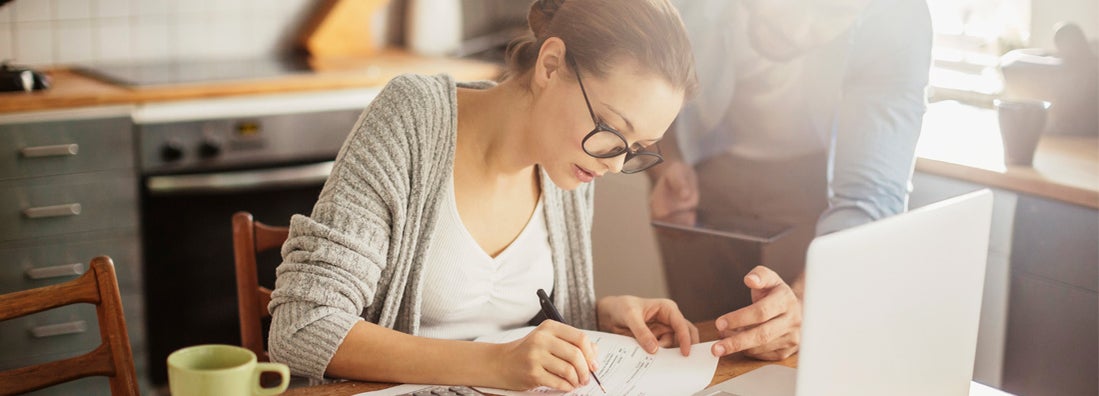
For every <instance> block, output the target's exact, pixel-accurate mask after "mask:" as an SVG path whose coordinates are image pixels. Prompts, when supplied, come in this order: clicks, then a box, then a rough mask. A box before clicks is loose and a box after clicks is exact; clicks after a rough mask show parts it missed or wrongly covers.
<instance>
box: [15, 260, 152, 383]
mask: <svg viewBox="0 0 1099 396" xmlns="http://www.w3.org/2000/svg"><path fill="white" fill-rule="evenodd" d="M77 303H90V304H95V310H96V314H97V316H98V318H99V335H100V337H101V338H102V340H103V343H102V344H100V345H99V346H98V347H96V348H95V350H93V351H91V352H88V353H86V354H83V355H80V356H76V357H72V358H68V359H64V360H57V361H53V362H48V363H42V364H37V365H34V366H28V367H20V368H17V369H12V370H8V371H3V372H0V395H10V394H20V393H24V392H30V391H34V390H37V389H42V388H45V387H48V386H52V385H57V384H60V383H64V382H68V381H72V380H76V379H80V378H84V377H91V376H100V375H102V376H107V377H109V378H110V384H111V394H112V395H116V396H118V395H138V394H139V393H138V388H137V375H136V374H135V373H134V357H133V353H132V352H131V350H130V337H129V335H127V333H126V318H125V316H123V313H122V299H121V298H120V297H119V295H118V280H117V278H115V272H114V263H112V262H111V259H110V257H107V256H99V257H96V258H94V259H92V263H91V265H90V266H89V268H88V271H87V272H85V273H84V275H82V276H81V277H80V278H77V279H74V280H72V281H69V282H65V283H62V284H57V285H51V286H45V287H40V288H37V289H31V290H24V291H18V292H14V293H9V294H4V295H0V321H3V320H8V319H12V318H17V317H21V316H26V315H30V314H33V313H36V312H42V311H45V310H49V309H53V308H57V307H61V306H65V305H70V304H77Z"/></svg>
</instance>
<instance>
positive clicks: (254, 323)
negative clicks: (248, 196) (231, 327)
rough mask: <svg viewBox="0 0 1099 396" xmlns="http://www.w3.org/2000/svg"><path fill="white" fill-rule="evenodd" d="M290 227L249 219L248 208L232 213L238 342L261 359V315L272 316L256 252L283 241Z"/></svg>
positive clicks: (263, 356)
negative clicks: (238, 316) (257, 266)
mask: <svg viewBox="0 0 1099 396" xmlns="http://www.w3.org/2000/svg"><path fill="white" fill-rule="evenodd" d="M289 234H290V229H289V227H275V226H269V225H267V224H263V223H261V222H258V221H255V220H253V219H252V214H251V213H248V212H237V213H234V214H233V257H234V259H235V260H236V270H237V308H238V309H239V311H240V343H241V346H243V347H245V348H248V349H250V350H252V352H254V353H255V354H256V357H257V358H258V359H259V360H260V361H264V362H266V361H269V360H270V359H269V358H268V356H267V350H266V348H264V347H263V319H264V318H268V317H270V316H271V312H270V311H268V310H267V304H268V303H270V302H271V289H268V288H266V287H263V286H260V284H259V275H258V274H257V273H256V254H257V253H260V252H263V251H266V250H269V249H275V248H278V247H281V246H282V243H283V242H286V238H287V236H288V235H289Z"/></svg>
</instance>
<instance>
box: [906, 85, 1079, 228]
mask: <svg viewBox="0 0 1099 396" xmlns="http://www.w3.org/2000/svg"><path fill="white" fill-rule="evenodd" d="M916 156H917V159H916V170H917V171H919V172H924V173H929V174H935V175H940V176H946V177H950V178H955V179H960V180H965V181H969V182H973V183H976V184H981V185H986V186H989V187H995V188H1000V189H1003V190H1009V191H1015V192H1019V193H1024V194H1030V195H1035V196H1039V197H1043V198H1049V199H1053V200H1058V201H1062V202H1066V203H1070V204H1075V205H1080V206H1084V207H1088V208H1093V209H1099V138H1095V137H1082V136H1068V135H1045V136H1042V138H1041V140H1040V141H1039V143H1038V149H1037V151H1036V153H1035V154H1034V163H1033V165H1032V166H1022V165H1012V166H1005V165H1004V157H1003V143H1002V142H1001V140H1000V129H999V125H998V121H997V120H996V111H995V110H992V109H985V108H980V107H974V106H968V105H963V104H959V103H957V102H953V101H946V102H938V103H933V104H931V105H930V106H929V107H928V110H927V114H926V115H925V116H924V125H923V131H922V134H921V136H920V142H919V145H918V146H917V147H916Z"/></svg>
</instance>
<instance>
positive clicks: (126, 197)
mask: <svg viewBox="0 0 1099 396" xmlns="http://www.w3.org/2000/svg"><path fill="white" fill-rule="evenodd" d="M134 153H135V149H134V142H133V124H132V122H131V119H130V107H129V106H117V107H101V108H88V109H76V110H70V111H64V112H57V111H54V112H39V113H21V114H10V115H4V116H0V257H4V260H3V262H0V293H11V292H15V291H19V290H26V289H31V288H36V287H42V286H46V285H50V284H57V283H62V282H66V281H69V280H72V279H75V278H76V277H78V276H79V275H80V274H82V273H84V271H85V270H86V269H87V266H88V263H89V262H90V261H91V259H92V258H93V257H95V256H98V255H108V256H110V257H111V258H112V259H113V260H114V263H115V267H116V272H117V276H118V279H119V291H120V293H121V296H122V305H123V309H124V311H125V316H126V326H127V332H128V335H129V338H130V342H131V344H132V345H131V347H132V349H133V352H134V364H135V368H136V369H137V376H138V378H139V385H140V386H141V387H142V388H143V389H145V390H148V386H147V385H146V384H145V383H144V382H146V381H145V380H144V378H146V377H147V375H145V373H144V372H145V366H146V363H145V361H146V359H145V353H146V352H145V351H146V348H145V347H144V345H145V339H146V337H145V331H144V309H143V300H142V298H141V293H142V275H141V271H140V262H139V257H140V251H139V250H140V240H139V237H138V235H139V233H138V224H139V222H138V214H137V211H138V195H137V171H136V166H135V159H134V157H135V154H134ZM99 344H100V335H99V323H98V321H97V319H96V314H95V307H94V306H92V305H88V304H77V305H71V306H66V307H61V308H57V309H53V310H48V311H44V312H40V313H37V314H34V315H29V316H26V317H22V318H18V319H14V320H9V321H4V322H0V370H3V369H10V368H15V367H21V366H26V365H30V364H36V363H42V362H47V361H52V360H57V359H62V358H66V357H71V356H77V355H80V354H83V353H87V352H89V351H91V350H93V349H94V348H95V347H96V346H98V345H99ZM31 394H33V395H70V394H80V395H99V394H102V395H109V394H110V387H109V385H108V382H107V380H106V378H105V377H91V378H85V379H81V380H78V381H73V382H69V383H65V384H62V385H58V386H54V387H50V388H46V389H43V390H40V391H38V392H33V393H31Z"/></svg>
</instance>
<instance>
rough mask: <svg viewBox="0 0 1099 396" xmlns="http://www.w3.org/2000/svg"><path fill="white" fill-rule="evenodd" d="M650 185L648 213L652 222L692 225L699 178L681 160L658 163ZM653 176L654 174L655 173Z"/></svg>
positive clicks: (696, 207) (692, 169)
mask: <svg viewBox="0 0 1099 396" xmlns="http://www.w3.org/2000/svg"><path fill="white" fill-rule="evenodd" d="M660 168H663V169H661V170H660V171H659V173H656V174H657V176H656V179H655V181H654V183H653V190H652V197H651V202H650V210H651V211H652V218H653V219H654V220H662V221H667V222H670V223H677V224H694V222H695V216H696V214H695V213H696V211H697V210H698V176H697V175H696V174H695V170H694V168H691V166H690V165H687V164H686V163H683V162H681V161H674V160H669V161H666V162H664V163H663V164H661V166H660ZM654 173H655V172H654Z"/></svg>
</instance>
